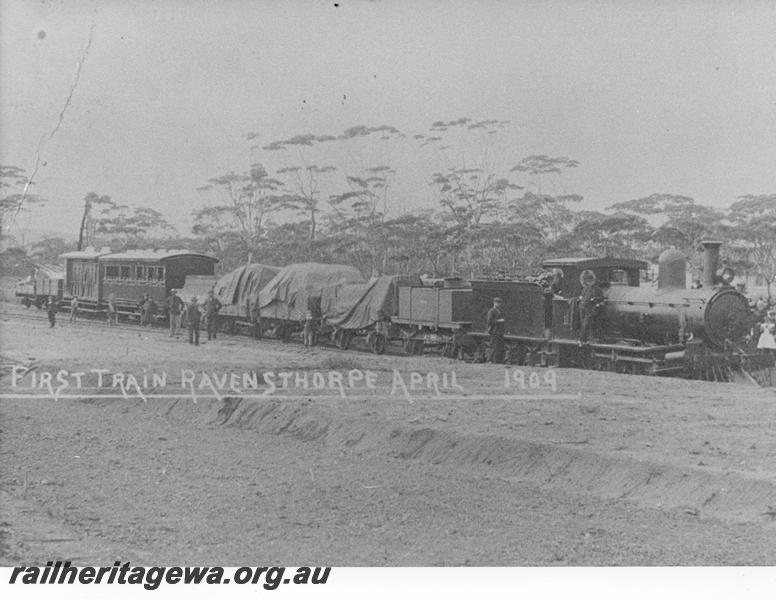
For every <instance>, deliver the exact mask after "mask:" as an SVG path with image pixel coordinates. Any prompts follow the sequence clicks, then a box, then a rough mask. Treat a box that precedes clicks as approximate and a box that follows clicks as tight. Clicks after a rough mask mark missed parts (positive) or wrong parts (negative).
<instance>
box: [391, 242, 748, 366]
mask: <svg viewBox="0 0 776 600" xmlns="http://www.w3.org/2000/svg"><path fill="white" fill-rule="evenodd" d="M720 246H721V242H714V241H706V242H703V248H704V281H703V283H702V285H701V286H697V287H694V288H693V289H688V288H687V286H686V272H685V269H686V260H685V257H684V256H683V255H682V254H681V253H680V252H678V251H676V250H667V251H665V252H663V254H662V255H661V256H660V258H659V264H658V269H659V272H658V278H657V284H656V287H652V286H649V287H646V286H641V285H640V283H641V278H640V271H642V270H644V269H646V267H647V263H646V262H644V261H640V260H632V259H622V258H560V259H552V260H546V261H544V263H543V267H544V268H545V269H548V270H549V269H551V270H553V271H554V273H555V274H556V282H557V285H555V286H553V288H552V289H550V288H548V287H547V286H543V285H541V284H540V283H536V282H529V281H476V280H475V281H471V282H469V283H466V282H461V281H450V282H446V283H447V285H446V287H442V288H438V289H427V288H426V289H424V288H401V289H400V290H399V305H398V313H397V314H396V315H395V316H394V317H393V318H392V323H393V324H394V326H395V327H396V328H397V329H398V335H399V336H400V337H401V338H402V339H404V341H405V347H406V348H407V350H408V351H409V352H410V353H420V352H422V351H423V348H424V347H426V346H428V345H432V346H433V345H437V346H441V347H442V351H443V352H444V353H445V354H446V355H448V356H455V357H457V358H466V357H467V356H470V357H472V358H473V359H474V360H485V359H486V357H487V353H488V337H489V336H488V333H487V327H486V323H485V316H486V313H487V310H488V308H489V307H490V306H491V305H492V303H493V299H494V298H495V297H500V298H502V300H503V308H502V311H503V313H504V318H505V347H506V360H507V362H510V363H515V364H528V365H545V366H550V365H555V366H562V367H583V368H593V369H600V370H612V371H619V372H624V373H635V374H681V375H685V376H689V377H696V378H702V379H713V380H725V381H727V380H730V379H731V378H732V376H733V371H734V370H735V369H736V368H737V367H738V366H740V362H741V361H742V360H746V355H745V353H744V352H743V351H742V350H741V348H742V344H743V341H744V339H745V338H746V336H747V334H748V333H749V331H750V328H751V324H752V322H751V313H750V310H749V305H748V301H747V299H746V297H745V296H744V295H743V294H741V293H740V292H739V291H737V290H736V289H735V288H733V287H732V286H731V283H732V281H733V278H734V273H733V271H732V270H731V269H730V268H729V267H724V268H721V269H720V268H719V249H720ZM586 271H592V272H593V273H594V274H595V279H596V282H597V285H599V286H600V288H601V289H602V292H603V296H604V299H605V301H604V306H603V311H602V314H600V315H599V316H598V318H597V319H596V322H595V327H594V332H593V339H592V341H590V342H589V343H584V344H583V343H581V342H580V339H579V333H580V328H581V319H580V311H579V298H580V295H581V293H582V283H581V281H580V278H581V276H582V274H583V272H586Z"/></svg>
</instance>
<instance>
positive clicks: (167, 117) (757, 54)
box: [0, 0, 776, 236]
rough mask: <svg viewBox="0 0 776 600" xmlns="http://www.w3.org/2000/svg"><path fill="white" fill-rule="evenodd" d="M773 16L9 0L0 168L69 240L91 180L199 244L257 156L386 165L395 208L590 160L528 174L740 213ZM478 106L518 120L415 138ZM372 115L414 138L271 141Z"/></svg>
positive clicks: (772, 104) (723, 11) (589, 8)
mask: <svg viewBox="0 0 776 600" xmlns="http://www.w3.org/2000/svg"><path fill="white" fill-rule="evenodd" d="M774 24H776V3H774V2H771V1H766V0H763V1H759V2H754V1H749V2H747V1H743V0H736V1H713V0H707V1H705V2H692V1H682V0H671V1H660V0H650V1H647V0H643V1H638V2H635V1H631V2H628V1H617V2H605V1H596V2H593V1H585V0H574V1H571V0H567V1H559V0H555V1H553V0H545V1H541V2H540V1H538V0H534V1H524V2H520V1H517V0H506V1H498V0H467V1H458V0H444V1H442V0H439V1H436V0H426V1H421V0H414V1H402V0H394V1H391V2H387V1H381V0H376V1H368V0H339V1H338V2H336V3H335V2H327V1H307V2H305V1H300V0H295V1H293V2H291V1H287V2H283V1H280V0H277V1H269V0H264V1H261V0H258V1H257V0H231V1H230V0H224V1H222V2H211V1H197V0H185V1H184V0H154V1H148V2H147V1H143V0H97V1H94V0H91V1H85V0H84V1H80V0H68V1H67V2H65V1H61V0H60V1H53V0H46V1H39V2H34V1H31V0H0V76H1V77H2V79H1V81H2V85H0V164H3V165H15V166H19V167H22V168H24V169H26V170H27V173H28V174H30V173H32V172H33V171H34V169H35V166H36V161H37V164H38V170H37V172H36V174H35V177H34V185H33V186H32V188H31V191H33V192H34V193H36V194H40V195H42V196H43V197H45V198H47V199H48V203H47V204H46V205H45V207H43V208H41V209H34V210H30V211H29V212H27V213H26V214H23V215H21V216H20V217H19V219H18V220H17V226H18V227H35V228H39V229H47V230H52V231H53V230H56V231H61V232H63V233H66V234H69V235H71V236H76V235H77V230H78V224H79V220H80V214H81V210H82V204H83V203H82V199H83V197H84V196H85V195H86V194H87V193H88V192H90V191H93V192H97V193H99V194H107V195H109V196H111V197H112V198H113V199H114V200H117V201H118V202H120V203H126V204H135V205H142V206H153V207H155V208H157V209H158V210H160V211H161V212H162V213H164V214H165V216H166V217H167V218H168V219H169V220H170V221H172V222H173V223H174V224H175V225H176V226H177V227H178V229H179V231H180V232H181V233H182V234H186V233H188V231H189V229H190V226H191V213H192V211H193V210H195V209H196V208H199V207H201V206H204V205H207V204H212V203H214V202H217V201H218V200H219V198H218V197H217V195H216V192H212V191H211V192H200V191H197V189H196V188H197V187H200V186H202V185H203V184H205V183H206V182H207V180H208V179H209V178H211V177H214V176H218V175H221V174H223V173H226V172H229V171H235V172H243V171H245V170H246V169H247V168H248V167H249V165H251V164H252V163H254V162H261V163H262V164H264V165H265V166H266V167H267V168H268V169H269V170H270V172H274V170H276V169H278V168H280V167H284V166H290V165H294V164H300V162H301V163H303V164H319V165H323V164H331V165H334V166H336V167H337V169H338V170H337V171H336V172H335V174H332V175H327V176H326V177H327V178H328V180H327V181H326V182H324V184H325V185H324V188H325V189H326V190H331V191H332V192H333V191H344V190H343V188H344V187H345V184H344V183H343V182H344V177H345V175H360V174H363V172H364V171H363V169H364V168H366V167H371V166H378V165H383V164H384V165H389V166H391V167H393V168H394V169H395V170H396V175H395V179H394V183H393V187H392V198H391V201H390V206H389V212H390V214H392V215H394V216H395V215H398V214H401V213H403V212H406V211H410V210H414V209H418V208H436V207H438V206H439V204H438V196H436V195H435V191H434V188H433V187H432V186H430V185H429V182H430V179H431V174H432V173H434V172H435V171H439V170H440V169H445V168H448V167H451V166H464V165H465V166H473V165H474V166H482V165H486V166H487V167H488V168H489V169H491V170H493V171H494V172H499V173H507V172H508V171H509V168H511V167H512V166H514V165H515V164H516V163H517V162H518V161H519V160H520V159H522V158H523V157H525V156H528V155H532V154H546V155H549V156H568V157H570V158H572V159H575V160H578V161H579V163H580V166H579V167H578V168H575V169H569V170H567V171H566V172H564V173H563V174H562V176H561V177H551V178H545V181H542V182H538V181H535V180H534V181H529V180H525V179H522V180H521V179H520V178H518V177H516V178H515V180H516V182H518V183H521V184H523V185H525V186H526V187H527V188H528V189H534V188H536V186H537V185H538V184H540V183H541V184H542V185H543V191H545V192H550V193H575V194H580V195H582V196H583V197H584V198H585V200H584V205H583V206H584V208H586V209H591V210H600V209H604V208H606V207H607V206H610V205H611V204H613V203H615V202H620V201H624V200H630V199H633V198H639V197H644V196H648V195H650V194H652V193H657V192H661V193H674V194H683V195H687V196H691V197H693V198H695V199H696V200H697V201H698V202H702V203H705V204H710V205H713V206H718V207H724V206H727V205H729V204H730V203H731V202H732V201H733V200H734V199H735V198H736V197H737V196H739V195H743V194H761V193H774V192H776V161H775V160H774V158H775V157H776V35H774ZM90 40H91V41H90ZM462 117H465V118H469V119H472V120H473V122H476V121H479V120H486V119H495V120H499V121H509V123H508V125H505V126H504V127H503V128H501V129H499V130H498V131H497V132H496V133H495V134H490V135H488V134H486V132H484V131H481V130H467V129H466V128H465V127H464V128H457V129H456V128H454V129H453V130H450V131H448V132H447V134H446V137H445V140H444V141H442V142H438V143H432V144H426V145H421V144H422V142H423V140H416V139H414V138H413V135H418V134H424V135H427V136H428V135H433V134H430V133H429V128H430V126H431V124H432V123H433V122H434V121H452V120H456V119H459V118H462ZM60 119H61V122H60ZM356 125H366V126H380V125H387V126H391V127H395V128H396V129H398V130H399V131H400V132H402V134H404V135H405V136H406V137H400V136H398V135H391V136H388V137H389V139H386V140H383V139H381V137H383V136H381V135H379V134H372V135H370V136H365V137H358V138H354V139H348V140H336V141H333V142H329V143H324V144H314V145H313V146H312V147H296V148H290V149H288V150H285V151H274V152H272V151H266V150H263V149H262V148H263V146H265V145H267V144H269V143H271V142H272V141H276V140H280V139H287V138H289V137H292V136H294V135H298V134H305V133H314V134H317V135H323V134H326V135H332V136H335V137H336V136H337V135H339V134H341V133H342V132H343V131H344V130H346V129H347V128H349V127H353V126H356ZM249 133H253V134H258V135H257V136H255V137H253V139H247V134H249ZM442 145H444V146H448V147H447V148H446V149H445V150H440V149H439V147H440V146H442ZM38 156H39V157H40V158H39V159H38ZM513 175H515V174H513Z"/></svg>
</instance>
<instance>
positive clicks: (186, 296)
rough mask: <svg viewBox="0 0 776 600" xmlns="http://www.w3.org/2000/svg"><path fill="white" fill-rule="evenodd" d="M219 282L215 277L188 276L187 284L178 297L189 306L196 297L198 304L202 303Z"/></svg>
mask: <svg viewBox="0 0 776 600" xmlns="http://www.w3.org/2000/svg"><path fill="white" fill-rule="evenodd" d="M217 281H218V278H217V277H216V276H215V275H186V283H185V284H183V288H182V289H181V290H180V291H179V292H178V296H180V298H181V300H183V301H184V302H186V303H187V304H188V303H189V302H191V299H192V298H193V297H194V296H196V297H197V302H200V303H201V302H203V301H204V300H205V297H206V296H207V293H208V292H209V291H210V290H212V289H213V286H214V285H215V284H216V282H217Z"/></svg>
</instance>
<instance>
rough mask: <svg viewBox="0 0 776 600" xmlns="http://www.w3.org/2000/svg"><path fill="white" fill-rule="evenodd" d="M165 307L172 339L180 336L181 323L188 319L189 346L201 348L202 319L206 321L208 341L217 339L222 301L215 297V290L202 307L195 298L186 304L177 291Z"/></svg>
mask: <svg viewBox="0 0 776 600" xmlns="http://www.w3.org/2000/svg"><path fill="white" fill-rule="evenodd" d="M165 306H166V307H167V312H168V315H169V320H170V337H177V336H178V329H180V327H181V321H182V320H183V319H184V318H185V319H186V327H187V328H188V330H189V344H194V345H195V346H199V331H200V325H201V323H202V319H203V318H204V319H205V326H206V329H207V339H208V340H214V339H216V334H217V332H218V313H219V311H220V310H221V306H222V305H221V301H220V300H219V299H218V298H216V297H215V294H214V293H213V290H210V291H209V292H208V294H207V298H206V299H205V301H204V302H203V303H202V305H201V306H200V303H199V299H198V298H197V297H196V296H194V297H193V298H192V299H191V301H190V302H189V303H188V304H186V303H185V302H184V301H183V299H182V298H181V297H180V296H178V292H177V290H172V291H171V292H170V295H169V296H168V297H167V298H166V299H165Z"/></svg>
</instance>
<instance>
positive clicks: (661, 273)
mask: <svg viewBox="0 0 776 600" xmlns="http://www.w3.org/2000/svg"><path fill="white" fill-rule="evenodd" d="M686 284H687V259H686V258H685V256H684V254H682V253H681V252H679V250H676V249H674V248H670V249H668V250H664V251H663V253H662V254H661V255H660V257H659V258H658V259H657V287H658V288H683V287H685V286H686Z"/></svg>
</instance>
